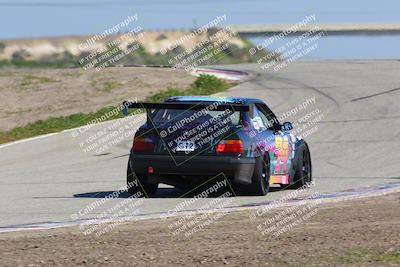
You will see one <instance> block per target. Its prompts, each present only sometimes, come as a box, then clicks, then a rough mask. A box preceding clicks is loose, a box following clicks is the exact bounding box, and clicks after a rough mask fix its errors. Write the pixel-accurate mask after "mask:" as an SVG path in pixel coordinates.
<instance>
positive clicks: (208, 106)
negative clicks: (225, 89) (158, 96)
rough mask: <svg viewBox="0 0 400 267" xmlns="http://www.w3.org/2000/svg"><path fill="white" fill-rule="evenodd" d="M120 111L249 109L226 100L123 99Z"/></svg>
mask: <svg viewBox="0 0 400 267" xmlns="http://www.w3.org/2000/svg"><path fill="white" fill-rule="evenodd" d="M122 105H123V107H124V108H123V110H122V113H123V114H124V115H125V116H127V115H128V109H130V108H132V109H146V110H147V111H149V110H153V109H180V110H206V111H224V110H232V111H249V109H250V106H249V105H245V104H230V103H228V102H204V103H177V102H164V103H140V102H129V101H124V102H123V103H122Z"/></svg>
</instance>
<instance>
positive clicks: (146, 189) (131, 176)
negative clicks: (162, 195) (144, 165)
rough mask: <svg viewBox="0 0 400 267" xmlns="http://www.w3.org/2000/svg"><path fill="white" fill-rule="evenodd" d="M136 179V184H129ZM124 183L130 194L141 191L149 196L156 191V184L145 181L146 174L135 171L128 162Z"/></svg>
mask: <svg viewBox="0 0 400 267" xmlns="http://www.w3.org/2000/svg"><path fill="white" fill-rule="evenodd" d="M136 179H138V180H139V182H138V186H129V185H132V184H133V183H134V181H135V180H136ZM126 183H127V186H128V192H129V194H130V195H134V194H136V193H138V192H142V194H143V195H144V196H145V197H150V196H152V195H154V194H155V193H156V192H157V189H158V184H150V183H148V182H147V176H146V175H145V174H139V173H135V172H134V171H133V170H132V168H131V166H130V164H129V163H128V169H127V172H126Z"/></svg>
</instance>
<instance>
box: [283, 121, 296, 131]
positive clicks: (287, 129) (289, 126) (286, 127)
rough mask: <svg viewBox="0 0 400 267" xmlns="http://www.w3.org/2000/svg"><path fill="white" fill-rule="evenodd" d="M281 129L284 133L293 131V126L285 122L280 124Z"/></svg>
mask: <svg viewBox="0 0 400 267" xmlns="http://www.w3.org/2000/svg"><path fill="white" fill-rule="evenodd" d="M282 129H283V130H284V131H290V130H292V129H293V125H292V123H291V122H288V121H286V122H284V123H283V124H282Z"/></svg>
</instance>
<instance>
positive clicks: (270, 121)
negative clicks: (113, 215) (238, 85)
mask: <svg viewBox="0 0 400 267" xmlns="http://www.w3.org/2000/svg"><path fill="white" fill-rule="evenodd" d="M124 105H125V106H126V107H127V108H136V109H146V111H147V120H146V123H144V124H143V125H142V126H141V127H140V128H139V129H138V131H137V132H136V134H135V137H134V140H133V146H132V149H131V152H130V157H129V162H128V170H127V183H128V188H129V192H130V193H131V194H133V193H135V192H137V190H143V191H144V193H145V195H147V196H151V195H153V194H154V193H155V192H156V191H157V188H158V184H159V183H164V184H169V185H173V186H175V187H193V186H196V185H199V184H201V183H202V182H204V181H206V180H207V179H209V178H210V177H214V176H216V175H221V174H222V175H223V176H224V177H226V179H228V181H229V182H230V184H232V185H234V187H235V188H236V189H237V190H238V191H240V192H247V193H250V194H253V195H265V194H267V193H268V190H269V187H270V185H271V184H280V185H283V186H285V187H287V186H290V187H292V188H298V187H302V186H307V185H308V184H310V183H311V178H312V175H311V173H312V171H311V156H310V151H309V148H308V145H307V143H306V142H305V141H304V140H303V139H301V138H298V137H295V136H294V135H293V134H291V133H290V130H291V129H292V124H291V123H290V122H285V123H283V124H280V122H279V121H278V119H277V117H276V116H275V115H274V113H273V112H272V111H271V110H270V109H269V108H268V106H267V105H266V104H265V103H264V102H262V101H261V100H258V99H251V98H213V97H194V96H190V97H188V96H182V97H170V98H168V99H166V100H165V101H164V102H163V103H124ZM135 181H136V183H135ZM137 182H139V183H137ZM135 184H136V185H138V186H133V185H135Z"/></svg>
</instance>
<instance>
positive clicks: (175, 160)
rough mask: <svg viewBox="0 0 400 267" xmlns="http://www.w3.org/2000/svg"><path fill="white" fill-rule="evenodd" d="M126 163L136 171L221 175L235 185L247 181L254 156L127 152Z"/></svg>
mask: <svg viewBox="0 0 400 267" xmlns="http://www.w3.org/2000/svg"><path fill="white" fill-rule="evenodd" d="M130 162H131V164H132V167H133V170H134V172H136V173H143V174H149V173H148V169H149V167H152V170H153V173H151V174H149V175H150V176H156V177H160V178H161V177H162V175H167V176H171V175H176V176H204V177H213V176H217V175H221V176H222V175H224V176H226V177H229V178H230V179H232V181H233V182H234V183H237V184H250V183H251V178H252V175H253V170H254V165H255V159H254V158H237V157H229V156H195V157H188V156H174V157H171V156H170V155H143V154H131V156H130Z"/></svg>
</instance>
